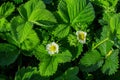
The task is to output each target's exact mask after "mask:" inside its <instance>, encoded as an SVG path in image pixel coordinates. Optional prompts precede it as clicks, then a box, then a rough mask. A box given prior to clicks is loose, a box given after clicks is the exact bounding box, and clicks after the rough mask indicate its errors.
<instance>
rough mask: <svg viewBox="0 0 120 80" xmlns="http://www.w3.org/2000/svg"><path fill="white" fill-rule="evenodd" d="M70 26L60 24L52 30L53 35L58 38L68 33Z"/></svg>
mask: <svg viewBox="0 0 120 80" xmlns="http://www.w3.org/2000/svg"><path fill="white" fill-rule="evenodd" d="M69 30H70V26H67V25H65V24H60V25H58V27H56V29H55V30H54V31H53V35H54V36H56V37H58V38H64V37H66V36H67V35H68V34H69Z"/></svg>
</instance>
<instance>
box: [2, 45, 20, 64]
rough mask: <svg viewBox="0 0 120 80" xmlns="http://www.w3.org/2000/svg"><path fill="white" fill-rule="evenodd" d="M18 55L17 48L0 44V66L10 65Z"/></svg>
mask: <svg viewBox="0 0 120 80" xmlns="http://www.w3.org/2000/svg"><path fill="white" fill-rule="evenodd" d="M18 55H19V51H18V50H17V47H15V46H13V45H11V44H6V43H1V44H0V65H1V66H5V65H7V66H8V65H10V64H11V63H14V62H15V60H16V59H17V57H18Z"/></svg>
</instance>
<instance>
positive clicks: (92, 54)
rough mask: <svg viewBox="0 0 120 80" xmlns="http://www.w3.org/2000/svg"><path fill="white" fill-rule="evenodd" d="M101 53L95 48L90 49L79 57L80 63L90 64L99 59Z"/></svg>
mask: <svg viewBox="0 0 120 80" xmlns="http://www.w3.org/2000/svg"><path fill="white" fill-rule="evenodd" d="M101 58H102V57H101V55H100V53H99V52H98V51H97V50H92V51H89V52H87V53H85V55H84V56H83V57H82V58H81V59H80V64H81V65H84V66H87V67H89V66H92V65H94V64H96V63H97V62H98V61H100V60H101Z"/></svg>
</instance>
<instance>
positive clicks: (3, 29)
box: [0, 18, 10, 32]
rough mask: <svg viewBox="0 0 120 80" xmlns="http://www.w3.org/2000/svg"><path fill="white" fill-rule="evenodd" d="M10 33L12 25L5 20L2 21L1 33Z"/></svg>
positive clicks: (0, 22)
mask: <svg viewBox="0 0 120 80" xmlns="http://www.w3.org/2000/svg"><path fill="white" fill-rule="evenodd" d="M6 31H10V23H9V22H8V21H7V20H6V19H5V18H1V19H0V32H6Z"/></svg>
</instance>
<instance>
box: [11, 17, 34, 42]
mask: <svg viewBox="0 0 120 80" xmlns="http://www.w3.org/2000/svg"><path fill="white" fill-rule="evenodd" d="M11 28H12V34H13V36H14V38H15V40H16V41H18V43H22V42H23V41H24V40H25V39H26V37H27V36H28V35H29V33H30V31H31V30H32V24H31V23H30V22H25V21H24V20H23V19H22V18H21V17H20V16H18V17H14V18H13V19H12V21H11Z"/></svg>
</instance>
